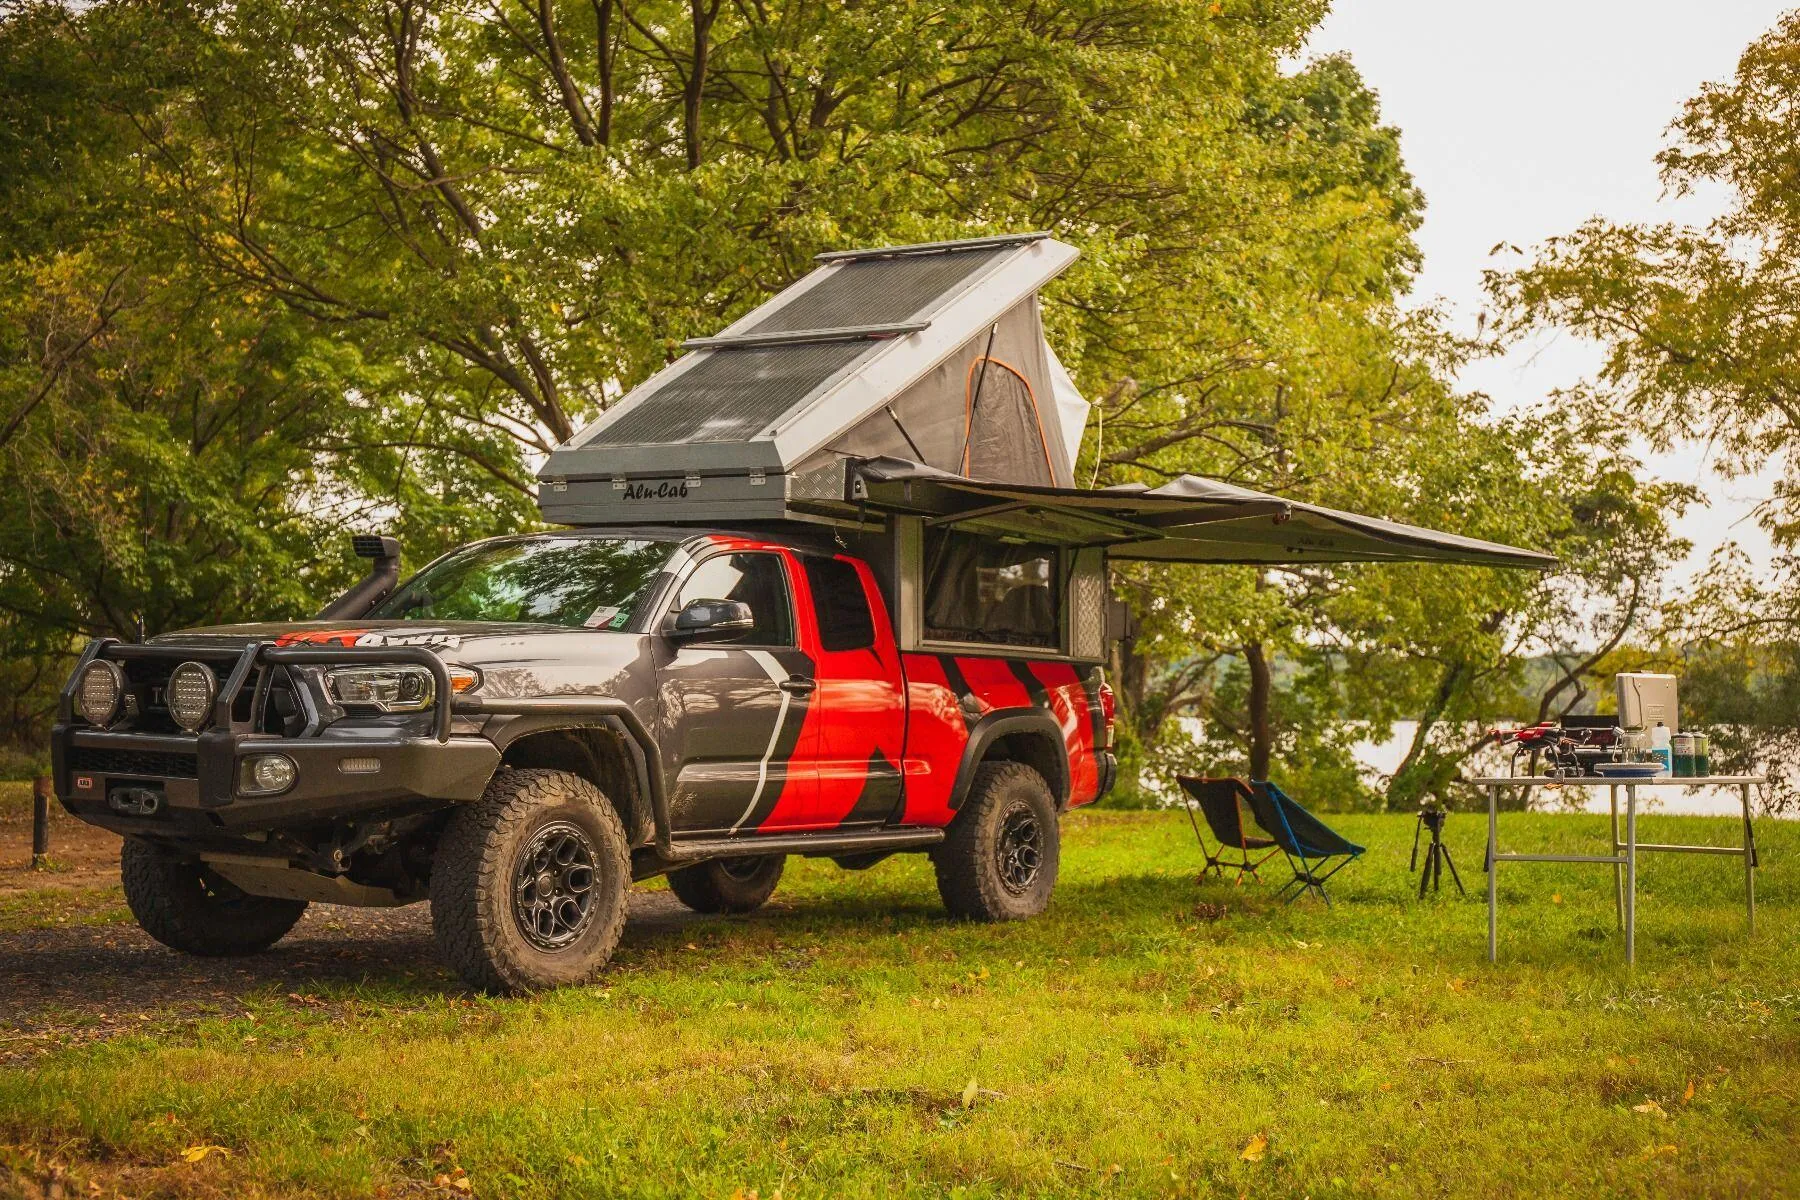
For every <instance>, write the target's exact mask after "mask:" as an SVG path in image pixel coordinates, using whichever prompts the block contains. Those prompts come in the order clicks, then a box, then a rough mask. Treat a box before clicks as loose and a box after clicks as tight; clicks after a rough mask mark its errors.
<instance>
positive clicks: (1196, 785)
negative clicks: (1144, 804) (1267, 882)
mask: <svg viewBox="0 0 1800 1200" xmlns="http://www.w3.org/2000/svg"><path fill="white" fill-rule="evenodd" d="M1175 781H1176V782H1177V783H1179V784H1180V785H1181V789H1182V790H1183V791H1184V792H1186V793H1187V794H1188V795H1189V796H1192V797H1193V798H1194V803H1193V804H1184V805H1182V807H1183V808H1185V809H1187V815H1188V824H1190V825H1192V826H1193V827H1194V838H1195V840H1197V841H1198V842H1199V843H1200V853H1201V854H1203V855H1205V856H1206V866H1204V867H1202V868H1201V869H1200V877H1201V878H1202V879H1204V878H1205V877H1206V873H1207V872H1208V871H1217V872H1218V873H1219V878H1220V879H1223V878H1225V868H1226V867H1230V868H1232V869H1233V870H1235V871H1236V872H1237V877H1236V878H1235V879H1234V880H1232V883H1233V884H1234V885H1236V884H1241V883H1243V882H1244V876H1245V875H1248V876H1250V878H1251V879H1253V880H1255V881H1256V882H1257V883H1261V882H1262V877H1261V876H1259V875H1258V874H1257V873H1256V868H1258V867H1260V866H1262V865H1263V864H1264V863H1265V862H1268V861H1269V860H1270V859H1271V858H1273V857H1275V855H1277V854H1278V853H1280V850H1279V849H1278V848H1277V847H1276V845H1275V843H1274V842H1273V841H1271V840H1270V839H1269V838H1266V837H1255V836H1253V835H1251V834H1248V833H1245V832H1244V813H1243V810H1242V809H1240V808H1239V807H1238V800H1239V799H1240V798H1248V797H1249V795H1250V785H1249V784H1247V783H1245V782H1244V781H1243V780H1242V779H1202V778H1200V777H1198V776H1195V775H1178V776H1176V777H1175ZM1195 805H1198V806H1199V808H1200V814H1201V815H1202V816H1204V817H1205V818H1206V826H1207V828H1208V829H1211V830H1212V835H1213V837H1214V838H1216V839H1218V842H1219V849H1218V851H1217V853H1215V852H1213V851H1211V850H1209V849H1207V848H1206V835H1205V834H1203V833H1201V832H1200V822H1199V821H1197V820H1196V819H1195V818H1194V807H1195ZM1232 850H1236V851H1237V852H1238V856H1237V857H1236V858H1235V859H1231V858H1226V857H1225V855H1226V854H1228V853H1229V852H1230V851H1232ZM1252 850H1263V851H1267V853H1266V854H1263V855H1262V857H1260V858H1255V859H1253V858H1251V857H1250V852H1251V851H1252Z"/></svg>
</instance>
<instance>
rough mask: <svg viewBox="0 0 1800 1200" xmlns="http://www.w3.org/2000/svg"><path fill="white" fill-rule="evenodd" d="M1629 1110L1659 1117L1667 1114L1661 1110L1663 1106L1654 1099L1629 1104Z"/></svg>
mask: <svg viewBox="0 0 1800 1200" xmlns="http://www.w3.org/2000/svg"><path fill="white" fill-rule="evenodd" d="M1631 1111H1632V1112H1635V1113H1648V1114H1653V1115H1655V1116H1659V1117H1666V1116H1668V1115H1669V1114H1668V1113H1666V1112H1664V1111H1663V1106H1662V1105H1660V1104H1658V1103H1657V1102H1656V1101H1654V1100H1646V1101H1644V1102H1643V1103H1642V1104H1634V1105H1632V1106H1631Z"/></svg>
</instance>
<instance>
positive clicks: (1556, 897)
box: [1550, 892, 1562, 904]
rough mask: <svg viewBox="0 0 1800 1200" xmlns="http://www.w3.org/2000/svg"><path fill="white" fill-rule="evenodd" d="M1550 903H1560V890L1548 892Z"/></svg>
mask: <svg viewBox="0 0 1800 1200" xmlns="http://www.w3.org/2000/svg"><path fill="white" fill-rule="evenodd" d="M1550 903H1552V904H1561V903H1562V893H1561V892H1551V893H1550Z"/></svg>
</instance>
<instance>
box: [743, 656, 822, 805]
mask: <svg viewBox="0 0 1800 1200" xmlns="http://www.w3.org/2000/svg"><path fill="white" fill-rule="evenodd" d="M769 657H770V658H773V659H774V660H775V661H776V662H777V663H778V664H780V665H781V666H782V667H783V668H785V669H786V670H787V672H788V673H789V674H790V675H803V676H806V677H807V678H811V677H812V673H813V661H812V659H810V658H808V657H807V656H806V655H805V654H804V653H802V652H801V651H798V650H774V651H770V652H769ZM811 707H812V705H811V703H810V698H809V697H807V696H799V695H796V696H791V697H789V700H788V709H787V716H786V717H785V718H784V719H783V721H782V723H781V733H780V734H779V735H778V736H777V737H776V739H775V749H774V751H773V752H772V753H771V754H770V755H769V763H770V765H771V766H773V765H774V764H776V763H780V764H781V766H782V773H781V774H782V778H781V786H780V787H770V788H764V789H763V794H762V795H761V796H759V797H758V798H757V801H756V807H755V808H753V809H751V810H750V815H749V816H748V817H746V818H745V819H744V821H743V822H742V824H741V825H740V826H739V829H738V832H739V833H750V832H754V831H755V830H757V829H759V828H760V827H761V826H762V823H763V822H764V821H766V820H768V819H769V817H770V815H771V814H772V813H774V811H775V806H776V805H777V804H779V803H781V797H782V796H783V794H785V793H786V792H787V785H788V782H789V781H790V780H791V779H792V778H793V774H792V770H793V768H795V767H799V768H800V769H801V770H806V769H807V768H809V767H811V766H812V764H811V763H808V762H805V761H801V762H799V763H796V762H794V751H795V750H796V749H798V748H799V745H800V731H801V730H802V729H803V728H805V726H806V713H807V710H808V709H809V708H811Z"/></svg>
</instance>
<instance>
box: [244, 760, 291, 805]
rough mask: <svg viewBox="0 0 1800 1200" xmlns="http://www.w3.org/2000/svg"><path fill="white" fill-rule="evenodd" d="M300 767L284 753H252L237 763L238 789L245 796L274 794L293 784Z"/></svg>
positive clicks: (285, 789)
mask: <svg viewBox="0 0 1800 1200" xmlns="http://www.w3.org/2000/svg"><path fill="white" fill-rule="evenodd" d="M299 776H300V769H299V768H298V767H296V766H294V760H293V759H291V758H289V757H288V756H287V755H285V754H253V755H251V756H250V757H249V758H246V759H243V760H242V761H241V762H240V763H239V765H238V791H239V792H241V793H242V794H244V795H246V796H274V795H278V794H280V793H282V792H285V791H287V790H288V789H289V788H291V787H293V786H294V780H295V779H297V778H299Z"/></svg>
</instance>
